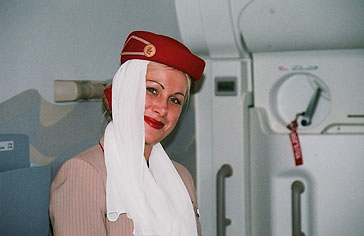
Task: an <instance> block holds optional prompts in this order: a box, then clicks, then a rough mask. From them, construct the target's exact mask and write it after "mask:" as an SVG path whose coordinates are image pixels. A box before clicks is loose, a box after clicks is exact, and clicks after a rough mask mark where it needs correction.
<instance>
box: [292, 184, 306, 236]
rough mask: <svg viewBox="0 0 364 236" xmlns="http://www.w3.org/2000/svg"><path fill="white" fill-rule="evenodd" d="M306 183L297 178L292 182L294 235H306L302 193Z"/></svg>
mask: <svg viewBox="0 0 364 236" xmlns="http://www.w3.org/2000/svg"><path fill="white" fill-rule="evenodd" d="M304 191H305V185H304V184H303V183H302V182H301V181H299V180H296V181H294V182H293V183H292V236H304V235H305V234H304V233H303V232H302V217H301V194H302V193H303V192H304Z"/></svg>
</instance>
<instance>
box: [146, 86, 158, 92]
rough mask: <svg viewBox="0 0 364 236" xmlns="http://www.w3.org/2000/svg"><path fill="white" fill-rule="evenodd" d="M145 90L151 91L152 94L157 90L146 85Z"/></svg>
mask: <svg viewBox="0 0 364 236" xmlns="http://www.w3.org/2000/svg"><path fill="white" fill-rule="evenodd" d="M147 92H149V93H152V94H157V93H158V90H157V89H155V88H153V87H147Z"/></svg>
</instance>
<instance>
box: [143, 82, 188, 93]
mask: <svg viewBox="0 0 364 236" xmlns="http://www.w3.org/2000/svg"><path fill="white" fill-rule="evenodd" d="M146 81H150V82H154V83H156V84H159V86H161V87H162V89H164V86H163V84H161V83H159V82H158V81H155V80H151V79H147V80H146ZM175 94H176V95H177V94H179V95H181V96H183V97H185V95H184V94H183V93H181V92H177V93H175Z"/></svg>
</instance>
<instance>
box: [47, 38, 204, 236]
mask: <svg viewBox="0 0 364 236" xmlns="http://www.w3.org/2000/svg"><path fill="white" fill-rule="evenodd" d="M121 64H122V65H121V67H120V68H119V70H118V71H117V73H116V74H115V76H114V79H113V85H112V88H111V87H109V88H108V89H106V90H105V95H106V98H107V102H108V104H109V108H110V109H112V121H111V122H110V123H109V124H108V125H107V127H106V130H105V135H104V138H102V139H101V140H100V143H99V145H96V146H93V147H91V148H89V149H88V150H86V151H84V152H83V153H81V154H79V155H78V156H76V157H74V158H72V159H70V160H69V161H67V162H66V163H65V164H64V165H63V166H62V168H61V169H60V171H59V172H58V174H57V176H56V177H55V179H54V181H53V183H52V186H51V199H50V216H51V221H52V225H53V233H54V235H55V236H58V235H78V236H80V235H81V236H82V235H88V236H92V235H97V236H100V235H122V236H131V235H135V236H141V235H171V236H172V235H173V236H178V235H181V236H182V235H183V236H193V235H200V227H199V221H198V213H197V211H198V210H197V204H196V196H195V192H194V186H193V180H192V177H191V175H190V173H189V172H188V171H187V169H186V168H184V167H183V166H181V165H180V164H178V163H176V162H173V161H171V160H170V159H169V158H168V156H167V154H166V153H165V151H164V150H163V147H162V146H161V145H160V143H159V142H160V141H161V140H162V139H163V138H165V137H166V136H167V135H168V134H170V133H171V131H172V130H173V129H174V127H175V125H176V123H177V121H178V118H179V116H180V114H181V110H182V106H183V104H184V103H185V102H186V101H187V100H188V96H189V90H190V80H192V81H196V80H198V79H199V78H200V77H201V75H202V73H203V70H204V66H205V63H204V61H203V60H202V59H200V58H199V57H197V56H195V55H193V54H192V53H191V52H190V51H189V50H188V49H187V48H186V47H185V46H184V45H182V44H181V43H179V42H178V41H176V40H174V39H172V38H169V37H166V36H162V35H157V34H153V33H150V32H145V31H135V32H132V33H131V34H130V35H129V36H128V38H127V40H126V42H125V44H124V47H123V49H122V52H121Z"/></svg>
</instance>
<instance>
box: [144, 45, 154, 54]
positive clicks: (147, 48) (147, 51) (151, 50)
mask: <svg viewBox="0 0 364 236" xmlns="http://www.w3.org/2000/svg"><path fill="white" fill-rule="evenodd" d="M156 52H157V49H156V48H155V46H154V45H153V44H148V45H146V46H145V47H144V55H145V56H146V57H152V56H154V54H155V53H156Z"/></svg>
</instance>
